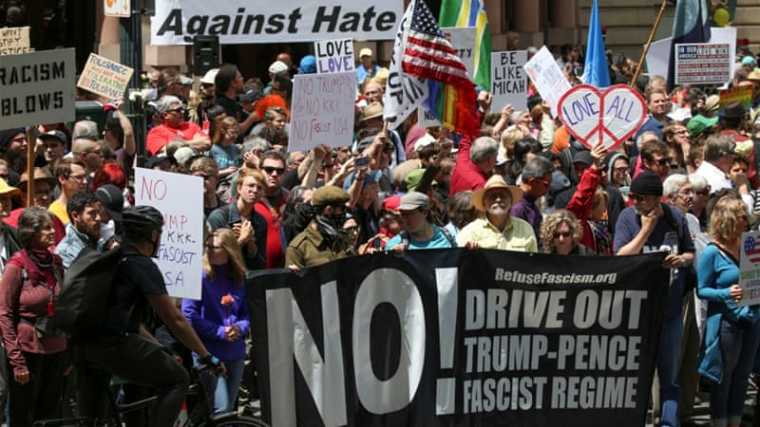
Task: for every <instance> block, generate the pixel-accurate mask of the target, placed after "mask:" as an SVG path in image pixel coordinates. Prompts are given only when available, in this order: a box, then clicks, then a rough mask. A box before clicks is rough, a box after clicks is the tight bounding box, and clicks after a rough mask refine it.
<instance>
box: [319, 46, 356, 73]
mask: <svg viewBox="0 0 760 427" xmlns="http://www.w3.org/2000/svg"><path fill="white" fill-rule="evenodd" d="M314 53H315V56H316V57H317V73H319V74H324V73H342V72H345V71H354V41H353V40H351V39H341V40H322V41H316V42H314Z"/></svg>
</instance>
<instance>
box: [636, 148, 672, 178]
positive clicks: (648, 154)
mask: <svg viewBox="0 0 760 427" xmlns="http://www.w3.org/2000/svg"><path fill="white" fill-rule="evenodd" d="M672 161H673V159H672V158H671V157H670V151H669V150H668V146H667V145H666V144H665V143H664V142H662V141H660V140H659V139H652V140H648V141H646V142H644V143H643V144H641V170H642V172H643V171H645V170H648V171H652V172H654V173H655V174H656V175H657V176H659V177H660V181H664V180H665V178H667V177H668V174H669V173H670V163H671V162H672Z"/></svg>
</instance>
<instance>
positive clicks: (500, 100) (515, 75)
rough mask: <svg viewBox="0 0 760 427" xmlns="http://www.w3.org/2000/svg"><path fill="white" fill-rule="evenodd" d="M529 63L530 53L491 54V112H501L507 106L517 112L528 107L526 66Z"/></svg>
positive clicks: (520, 51) (523, 51) (522, 51)
mask: <svg viewBox="0 0 760 427" xmlns="http://www.w3.org/2000/svg"><path fill="white" fill-rule="evenodd" d="M527 61H528V51H526V50H515V51H511V52H493V53H491V94H493V103H492V105H491V111H494V112H499V111H501V109H502V108H503V107H504V106H506V105H508V104H509V105H511V106H512V107H514V109H515V111H520V110H525V109H526V108H527V107H528V76H527V75H526V74H525V70H524V68H523V67H524V66H525V63H526V62H527Z"/></svg>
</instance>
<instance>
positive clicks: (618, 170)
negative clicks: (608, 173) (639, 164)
mask: <svg viewBox="0 0 760 427" xmlns="http://www.w3.org/2000/svg"><path fill="white" fill-rule="evenodd" d="M612 171H613V172H620V173H622V172H626V171H628V166H620V167H617V168H614V169H612Z"/></svg>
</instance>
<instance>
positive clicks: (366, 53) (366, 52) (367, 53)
mask: <svg viewBox="0 0 760 427" xmlns="http://www.w3.org/2000/svg"><path fill="white" fill-rule="evenodd" d="M363 56H372V49H370V48H368V47H365V48H364V49H362V50H360V51H359V58H361V57H363Z"/></svg>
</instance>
